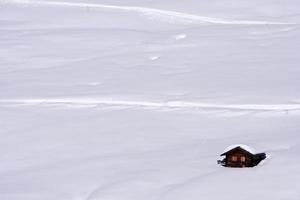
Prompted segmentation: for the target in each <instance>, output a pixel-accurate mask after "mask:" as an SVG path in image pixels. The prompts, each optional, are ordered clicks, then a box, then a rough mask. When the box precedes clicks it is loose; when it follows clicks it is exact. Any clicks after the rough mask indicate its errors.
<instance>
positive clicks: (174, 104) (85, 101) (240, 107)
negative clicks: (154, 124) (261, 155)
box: [0, 98, 300, 112]
mask: <svg viewBox="0 0 300 200" xmlns="http://www.w3.org/2000/svg"><path fill="white" fill-rule="evenodd" d="M7 105H40V106H81V107H82V106H83V107H84V106H126V107H133V108H139V107H142V108H157V109H164V108H166V109H168V108H169V109H172V108H174V109H202V110H215V111H218V110H226V111H233V112H234V111H258V112H292V111H300V104H210V103H201V102H187V101H169V102H154V101H129V100H110V99H97V98H61V99H58V98H57V99H56V98H55V99H54V98H53V99H51V98H48V99H2V100H0V106H7Z"/></svg>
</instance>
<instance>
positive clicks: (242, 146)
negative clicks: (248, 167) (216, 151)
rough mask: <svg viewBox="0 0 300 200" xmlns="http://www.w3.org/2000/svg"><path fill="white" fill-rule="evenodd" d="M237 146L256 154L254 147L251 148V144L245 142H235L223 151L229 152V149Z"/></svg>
mask: <svg viewBox="0 0 300 200" xmlns="http://www.w3.org/2000/svg"><path fill="white" fill-rule="evenodd" d="M237 147H241V148H242V149H244V150H246V151H248V152H249V153H252V154H255V151H254V150H253V149H252V148H250V147H249V146H247V145H245V144H234V145H231V146H229V147H227V148H226V149H225V150H224V151H223V153H222V154H224V153H226V152H228V151H230V150H232V149H235V148H237Z"/></svg>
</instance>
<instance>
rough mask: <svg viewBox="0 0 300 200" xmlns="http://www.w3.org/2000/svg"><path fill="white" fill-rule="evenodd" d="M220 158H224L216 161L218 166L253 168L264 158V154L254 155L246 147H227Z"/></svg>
mask: <svg viewBox="0 0 300 200" xmlns="http://www.w3.org/2000/svg"><path fill="white" fill-rule="evenodd" d="M221 156H225V158H224V159H223V160H218V164H221V165H222V166H224V167H240V168H242V167H254V166H256V165H258V164H259V163H260V162H261V161H262V160H264V159H265V158H266V154H265V153H258V154H256V153H254V151H253V150H252V149H251V148H249V147H248V146H246V145H234V146H230V147H228V148H227V149H226V150H225V151H224V152H223V153H222V154H221Z"/></svg>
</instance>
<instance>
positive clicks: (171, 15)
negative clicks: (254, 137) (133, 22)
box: [0, 0, 294, 25]
mask: <svg viewBox="0 0 300 200" xmlns="http://www.w3.org/2000/svg"><path fill="white" fill-rule="evenodd" d="M1 2H4V3H18V4H26V5H35V6H43V5H49V6H67V7H83V8H97V9H113V10H121V11H130V12H136V13H140V14H143V15H146V16H149V17H151V18H153V19H159V20H166V21H170V22H186V23H212V24H236V25H251V24H252V25H265V24H268V25H271V24H273V25H284V24H294V23H284V22H269V21H252V20H227V19H221V18H214V17H205V16H199V15H194V14H188V13H183V12H177V11H169V10H161V9H155V8H147V7H138V6H116V5H106V4H95V3H79V2H78V3H76V2H75V3H74V2H65V1H38V0H36V1H35V0H0V3H1Z"/></svg>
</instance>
